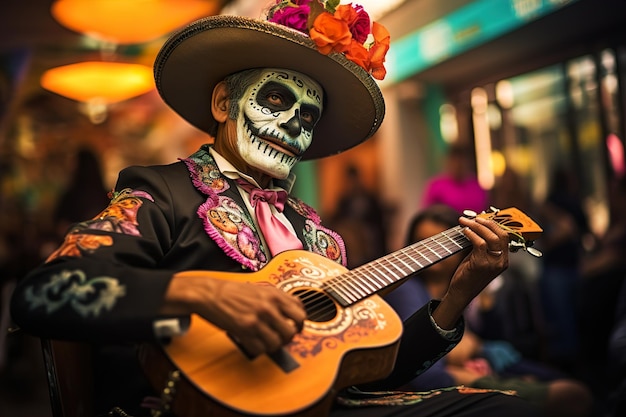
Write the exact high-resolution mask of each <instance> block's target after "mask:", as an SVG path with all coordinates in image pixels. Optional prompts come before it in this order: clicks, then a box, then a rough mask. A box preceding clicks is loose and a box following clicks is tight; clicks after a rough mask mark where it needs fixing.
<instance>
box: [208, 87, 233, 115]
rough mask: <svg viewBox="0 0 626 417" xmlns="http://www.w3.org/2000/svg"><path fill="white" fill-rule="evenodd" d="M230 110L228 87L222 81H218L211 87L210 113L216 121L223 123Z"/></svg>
mask: <svg viewBox="0 0 626 417" xmlns="http://www.w3.org/2000/svg"><path fill="white" fill-rule="evenodd" d="M229 112H230V97H229V94H228V87H227V86H226V83H225V82H224V81H221V82H219V83H218V84H217V85H216V86H215V88H214V89H213V96H212V97H211V113H212V114H213V118H214V119H215V120H216V121H217V122H218V123H224V122H225V121H226V119H228V114H229Z"/></svg>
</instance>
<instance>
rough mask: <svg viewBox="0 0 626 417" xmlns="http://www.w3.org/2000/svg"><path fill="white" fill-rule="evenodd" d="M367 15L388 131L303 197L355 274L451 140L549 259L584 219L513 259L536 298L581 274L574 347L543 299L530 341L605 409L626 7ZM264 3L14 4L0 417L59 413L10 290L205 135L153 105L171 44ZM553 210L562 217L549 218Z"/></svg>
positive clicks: (619, 218)
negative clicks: (554, 276) (73, 233)
mask: <svg viewBox="0 0 626 417" xmlns="http://www.w3.org/2000/svg"><path fill="white" fill-rule="evenodd" d="M342 3H348V2H344V1H342ZM356 3H359V4H363V5H364V6H365V8H366V10H368V11H370V14H371V15H372V18H373V19H374V20H377V21H379V22H380V23H382V24H383V25H385V26H386V27H387V28H388V30H389V31H390V32H391V39H392V43H391V49H390V52H389V54H388V55H387V62H386V68H387V71H388V74H387V77H386V79H385V80H384V81H382V82H381V83H380V85H381V88H382V91H383V94H384V97H385V101H386V105H387V113H386V117H385V121H384V123H383V125H382V127H381V128H380V130H379V131H378V132H377V133H376V135H375V136H374V137H373V138H372V139H371V140H369V141H368V142H366V143H364V144H362V145H359V146H357V147H356V148H354V149H351V150H349V151H348V152H345V153H343V154H340V155H337V156H333V157H329V158H324V159H322V160H319V161H311V162H306V163H303V164H302V165H301V166H299V167H298V168H297V171H298V172H297V174H298V176H299V181H298V183H297V188H296V194H298V195H299V196H300V197H302V198H303V199H304V200H306V201H308V202H310V203H311V204H312V205H313V206H314V207H315V208H316V209H317V210H318V211H319V212H320V213H321V215H322V218H327V219H328V221H329V224H331V225H335V227H336V229H337V230H338V231H339V232H340V233H342V234H343V235H344V237H345V239H346V244H347V249H348V253H349V254H350V257H351V258H352V259H353V261H352V264H353V265H352V266H356V265H358V264H360V263H363V262H366V261H368V260H371V259H374V258H376V257H379V256H382V255H383V254H385V253H388V252H389V251H392V250H397V249H399V248H401V247H402V245H403V242H404V240H405V235H406V229H407V227H408V222H409V220H410V218H411V217H412V216H413V215H414V214H415V213H416V212H418V211H419V210H420V209H421V208H423V207H422V205H421V204H422V203H421V201H422V195H423V193H424V191H425V187H426V184H427V183H428V181H429V179H431V178H433V177H434V176H436V175H438V174H441V173H443V172H444V171H445V170H446V169H448V167H447V165H446V163H445V160H446V153H447V150H448V149H449V147H450V146H451V145H461V146H462V147H464V149H467V150H468V154H467V158H468V161H469V162H470V167H471V173H472V175H474V176H475V178H476V179H477V181H478V183H479V184H480V187H481V188H482V189H483V190H484V191H485V193H486V195H487V196H488V202H489V203H488V204H489V205H492V206H495V207H498V208H506V207H511V206H513V207H517V208H520V209H522V210H523V211H525V212H526V213H527V214H529V215H530V216H531V217H533V218H536V219H537V220H538V221H539V222H540V224H541V225H542V227H543V228H544V237H545V239H540V240H539V241H538V242H537V243H536V247H537V248H538V249H540V250H543V251H545V252H546V254H552V252H551V250H552V249H553V248H552V247H551V246H550V244H551V243H552V242H553V240H557V238H556V237H555V238H554V239H552V238H551V237H552V236H556V232H555V234H554V235H552V234H551V233H552V232H553V229H557V227H556V224H557V223H559V220H563V219H565V218H566V217H567V216H569V215H572V213H576V216H577V217H575V218H576V220H575V221H574V220H572V222H570V223H567V224H565V225H564V226H563V228H564V229H566V230H568V231H569V232H571V233H570V235H572V236H574V235H575V236H574V237H573V238H572V239H573V240H574V241H575V244H574V245H569V246H567V248H565V247H563V248H561V249H560V250H561V252H560V254H559V255H555V256H545V257H544V258H539V259H536V258H533V257H532V256H530V255H528V254H526V253H520V254H516V255H515V256H513V258H512V264H513V265H514V266H515V268H516V270H518V271H521V272H520V273H521V276H522V279H523V280H524V282H525V283H526V284H527V286H528V288H530V289H531V292H533V291H537V292H540V291H541V285H540V283H541V282H542V280H543V279H545V277H544V273H545V271H546V270H547V269H548V268H547V266H548V262H551V261H552V260H554V259H555V258H556V260H557V264H560V265H562V264H563V263H565V264H567V266H568V267H574V268H575V272H574V273H573V275H569V276H570V279H569V282H568V288H570V289H568V290H567V291H570V290H571V288H572V287H573V288H574V289H573V290H572V291H575V294H574V295H573V296H572V297H571V298H570V299H569V301H568V302H569V303H570V304H571V305H570V307H571V308H572V309H573V310H574V312H573V314H575V315H574V316H572V319H571V320H572V321H573V323H574V324H575V327H576V329H577V332H576V335H575V341H573V342H572V344H571V345H568V346H566V347H564V348H563V349H565V350H563V351H560V350H556V349H557V348H556V347H555V348H553V346H552V344H551V340H552V339H555V338H558V337H557V336H555V335H556V334H557V333H556V331H555V330H554V329H553V328H551V327H550V324H549V323H550V320H549V319H550V317H546V315H547V313H546V310H547V309H546V307H545V306H542V304H541V302H540V301H538V302H537V305H533V306H532V308H533V317H539V319H538V322H534V323H535V325H534V327H532V328H531V329H530V330H529V331H531V332H532V340H533V341H534V342H533V344H532V346H530V347H528V346H527V347H525V348H527V349H528V354H529V355H532V356H534V357H536V358H538V359H540V360H543V361H546V362H549V363H551V364H553V365H554V366H557V367H560V368H562V369H564V370H566V371H567V372H571V373H573V374H575V375H576V376H577V377H579V378H581V379H583V380H584V381H585V382H587V383H588V384H589V385H590V386H592V388H593V390H594V392H596V393H597V394H598V396H599V397H600V398H605V397H606V396H607V395H608V394H607V392H612V390H613V389H615V388H616V387H618V386H619V385H620V383H621V382H620V381H623V380H622V379H620V378H621V376H619V375H618V376H615V375H612V374H611V373H610V372H608V371H607V369H608V368H611V366H612V365H613V364H614V362H612V361H613V360H614V358H613V357H612V356H611V354H610V352H609V349H610V343H611V340H612V339H611V338H612V337H613V335H614V327H616V323H617V322H618V318H616V311H618V309H619V305H620V302H623V298H624V297H623V296H620V295H619V294H620V289H621V288H622V286H623V285H622V283H623V281H624V280H623V278H624V275H625V273H624V271H626V267H625V266H624V264H625V260H626V257H625V256H624V255H626V253H625V252H626V251H625V248H626V237H625V236H626V227H625V226H624V225H625V224H626V221H625V220H626V219H624V216H625V215H626V214H625V213H626V211H625V210H624V209H625V208H626V205H624V201H623V199H624V198H625V196H626V192H625V191H626V187H625V186H624V172H625V169H626V167H625V165H624V132H625V129H626V118H625V107H624V105H625V103H626V101H625V94H624V92H625V90H624V85H626V84H625V81H626V69H625V68H626V36H625V35H626V2H625V1H623V0H569V1H568V0H447V1H445V2H442V1H438V0H404V1H402V0H398V1H370V2H356ZM269 4H273V1H270V2H269V3H268V2H265V1H259V0H232V1H227V0H214V1H212V0H169V1H168V0H58V1H53V0H5V1H3V4H2V6H1V7H0V284H1V285H2V291H1V292H0V295H1V296H2V298H1V299H0V308H1V311H0V312H1V313H2V315H1V316H0V415H1V416H9V417H20V416H29V417H49V416H50V415H51V412H50V405H49V402H48V397H47V384H46V380H45V372H44V370H43V366H42V358H41V351H40V347H39V341H38V340H34V339H32V338H30V337H29V336H27V335H23V334H20V333H19V331H18V332H15V333H11V334H7V329H9V328H10V327H11V321H10V316H9V314H8V310H7V307H8V306H7V302H8V299H9V297H10V293H11V289H12V286H13V285H14V283H15V282H17V281H18V280H19V279H20V278H21V277H22V276H23V275H24V274H25V273H26V272H27V271H28V270H29V269H30V268H32V267H33V266H34V265H36V264H37V263H39V262H41V261H42V260H43V259H45V257H46V256H47V255H48V254H49V253H50V252H51V251H52V250H53V249H54V248H55V247H56V245H58V244H59V243H60V241H61V239H62V237H61V236H62V235H63V233H64V232H65V230H66V228H67V224H68V223H67V222H71V221H72V219H70V218H69V213H71V214H72V215H73V216H81V215H82V216H83V217H82V218H89V217H92V216H94V215H95V214H97V213H98V212H99V211H100V209H101V208H102V207H103V206H102V204H101V203H100V205H99V206H94V207H93V208H89V210H91V211H87V212H84V213H83V212H80V213H74V211H73V210H75V209H76V208H77V207H84V208H85V207H88V204H87V203H88V202H95V201H98V199H99V198H100V197H101V196H102V195H103V194H106V190H110V189H111V188H112V187H113V186H114V184H115V181H116V178H117V173H118V171H119V170H120V169H122V168H124V167H126V166H128V165H132V164H164V163H171V162H175V161H177V159H178V158H181V157H186V156H188V155H189V154H191V153H192V152H194V151H195V150H196V149H197V148H198V147H199V146H200V144H202V143H205V142H208V141H210V138H209V137H208V136H206V135H205V134H204V133H202V132H200V131H198V130H196V129H195V128H193V127H191V126H190V125H188V124H187V123H186V122H184V121H183V120H182V119H180V118H179V117H178V116H177V115H176V114H175V113H173V112H172V111H171V110H170V109H169V108H168V107H167V106H166V105H164V104H163V103H162V102H161V100H160V98H159V96H158V94H157V93H156V92H155V90H154V84H153V81H152V72H151V71H152V69H151V65H152V63H153V60H154V57H155V55H156V53H157V52H158V50H159V48H160V46H161V45H162V44H163V42H164V41H165V39H167V36H168V34H169V33H171V32H172V31H173V30H175V29H177V28H179V27H181V26H183V25H185V24H187V23H189V22H191V21H193V20H195V19H196V18H199V17H202V16H206V15H211V14H238V15H245V16H251V17H260V16H261V15H262V13H263V11H264V10H265V9H266V8H267V7H268V5H269ZM67 71H76V72H67ZM98 71H99V72H98ZM76 190H78V191H76ZM94 191H96V193H93V192H94ZM92 195H94V196H93V197H92ZM357 197H362V198H357ZM555 201H556V202H560V203H563V204H561V206H560V207H559V208H560V209H561V210H563V211H560V212H559V211H556V210H553V209H552V208H553V206H554V203H555ZM349 202H352V203H356V202H358V204H348V203H349ZM485 209H488V207H485ZM346 219H350V221H347V220H346ZM553 226H554V227H553ZM542 241H543V242H542ZM552 291H555V292H557V293H559V292H561V291H565V290H564V289H563V287H559V288H558V289H553V290H552ZM553 295H554V294H553ZM535 313H536V314H535ZM555 314H556V313H555ZM528 340H529V339H527V341H528ZM520 348H522V347H520ZM618 362H619V359H618ZM598 415H601V414H600V411H599V414H598Z"/></svg>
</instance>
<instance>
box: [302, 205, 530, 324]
mask: <svg viewBox="0 0 626 417" xmlns="http://www.w3.org/2000/svg"><path fill="white" fill-rule="evenodd" d="M494 217H495V216H494ZM500 226H501V227H502V228H503V229H505V230H506V231H507V232H508V233H510V234H512V235H514V236H516V237H517V238H518V239H519V240H521V241H524V238H523V236H522V235H521V233H520V232H519V231H517V230H514V229H513V228H512V227H510V226H508V225H507V224H506V222H505V221H503V222H502V223H500ZM451 233H455V234H454V236H452V237H451V236H449V234H451ZM469 246H471V243H470V242H469V240H468V239H467V238H466V237H465V235H464V234H463V233H462V227H461V226H456V227H454V228H452V229H449V230H446V231H444V232H441V233H439V234H437V235H434V236H432V237H429V238H427V239H424V240H422V241H420V242H416V243H415V244H412V245H410V246H408V247H405V248H403V249H401V250H398V251H396V252H393V253H391V254H389V255H387V256H385V257H383V258H381V259H378V260H374V261H371V262H369V263H367V264H364V265H362V266H360V267H357V268H355V269H353V270H351V271H347V272H346V273H344V274H341V275H339V276H337V277H333V278H332V279H330V280H328V281H327V282H325V283H324V285H323V287H327V288H331V289H335V293H337V295H340V296H341V297H342V298H343V299H344V300H345V301H348V302H349V305H350V304H353V303H355V302H357V301H360V300H361V299H363V298H365V297H367V296H369V295H371V294H373V293H375V292H377V291H378V290H380V289H382V288H385V287H386V286H388V285H390V284H393V283H396V282H398V281H400V280H402V279H404V278H406V277H408V276H409V275H411V274H414V273H416V272H419V270H421V269H423V268H426V267H428V266H430V265H432V264H434V263H436V262H438V261H439V260H441V259H444V258H446V257H448V256H451V255H453V254H455V253H457V252H459V251H461V250H463V249H466V248H467V247H469ZM420 248H423V249H427V250H428V251H430V252H432V253H433V254H434V255H435V256H436V258H435V259H431V257H432V256H431V255H424V254H423V253H422V252H421V251H420V250H419V249H420ZM441 249H444V250H445V251H446V252H447V253H446V252H443V251H442V250H441ZM412 252H413V253H412ZM411 253H412V254H411ZM412 255H413V256H416V255H417V257H418V259H421V260H426V261H427V262H425V265H422V264H421V263H420V262H419V260H415V259H414V257H413V256H412ZM391 258H396V259H397V260H399V261H400V263H402V264H403V265H405V266H406V267H407V268H408V270H409V272H408V273H407V272H406V271H405V270H404V269H402V268H401V267H400V266H399V265H398V263H397V262H392V261H390V259H391ZM375 264H380V265H381V266H382V267H383V268H385V269H386V270H387V271H388V272H389V273H391V275H393V276H394V277H395V279H391V282H386V280H389V279H390V278H388V277H387V274H385V273H381V271H380V269H379V268H377V267H376V266H375ZM388 266H390V267H393V268H395V270H396V272H400V277H398V276H396V274H395V273H394V271H392V270H390V269H389V268H388ZM364 271H366V272H364ZM357 274H360V275H362V276H363V277H364V278H365V280H363V279H359V278H358V277H356V276H355V275H357ZM377 274H380V276H381V277H382V278H381V277H379V276H378V275H377ZM357 280H358V281H360V282H363V283H364V284H365V286H361V287H359V286H358V282H357ZM346 283H348V284H356V285H357V286H355V285H351V287H352V290H351V289H350V288H348V287H346V286H345V284H346ZM381 283H382V286H381ZM338 289H343V290H345V291H338ZM346 291H347V292H346ZM307 293H309V294H310V296H306V297H303V298H302V299H303V302H304V303H305V305H306V306H308V307H309V309H308V310H307V311H312V312H313V313H315V314H316V316H315V317H313V314H309V318H310V319H314V318H318V319H319V318H324V317H328V316H329V315H330V314H331V313H333V314H334V313H335V311H336V307H335V305H334V303H333V302H329V301H328V298H329V297H328V296H327V295H326V294H323V293H321V292H320V291H314V290H312V291H307ZM346 295H348V297H346Z"/></svg>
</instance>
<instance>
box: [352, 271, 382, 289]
mask: <svg viewBox="0 0 626 417" xmlns="http://www.w3.org/2000/svg"><path fill="white" fill-rule="evenodd" d="M353 272H354V273H360V274H361V275H362V276H363V277H364V278H365V279H363V280H361V282H363V283H364V284H365V285H367V286H368V287H369V290H368V294H367V295H370V294H372V293H374V292H376V290H379V289H380V288H381V287H378V288H374V287H373V286H372V285H371V284H372V283H373V281H372V280H371V279H369V276H368V275H367V274H366V273H365V272H363V271H361V270H354V271H353Z"/></svg>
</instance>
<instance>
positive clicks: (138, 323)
mask: <svg viewBox="0 0 626 417" xmlns="http://www.w3.org/2000/svg"><path fill="white" fill-rule="evenodd" d="M159 172H160V171H158V170H153V169H150V168H140V167H132V168H128V169H126V170H124V171H122V173H120V178H119V179H118V183H117V185H116V188H115V189H116V191H115V192H114V195H113V198H112V199H111V202H110V204H109V206H108V207H107V208H106V209H104V210H103V211H102V212H101V213H100V214H99V215H98V216H97V217H95V218H94V219H92V220H88V221H85V222H82V223H78V224H76V225H74V226H72V227H71V229H70V230H69V232H68V233H67V235H66V236H65V241H64V242H63V243H62V244H61V246H60V247H59V248H58V249H57V250H56V251H55V252H54V253H53V254H52V255H50V257H49V258H48V259H47V260H46V261H45V263H43V264H42V265H40V266H38V267H36V268H35V269H34V270H32V271H31V272H30V273H29V274H27V276H26V277H25V278H23V279H22V280H21V281H20V282H19V283H18V286H17V288H16V289H15V291H14V293H13V296H12V300H11V314H12V318H13V320H14V321H15V323H16V324H17V325H18V326H20V328H21V329H22V330H24V331H25V332H27V333H30V334H33V335H36V336H39V337H45V338H54V339H68V340H84V341H91V342H132V341H148V340H152V339H154V337H155V336H154V332H153V324H154V322H155V320H157V319H159V318H160V317H159V309H160V307H161V303H162V299H163V296H164V293H165V291H166V290H167V286H168V284H169V281H170V279H171V277H172V275H173V273H174V272H175V271H173V270H167V269H165V270H164V269H162V268H159V262H160V260H161V259H162V258H163V256H164V254H165V253H166V252H167V251H168V249H169V247H168V245H169V244H170V242H171V241H172V233H173V232H172V231H173V228H174V220H173V210H172V207H173V205H172V196H171V193H170V189H169V188H170V187H169V186H168V183H167V182H166V181H165V180H164V179H163V177H162V176H161V175H160V173H159ZM76 204H80V203H79V202H76Z"/></svg>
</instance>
